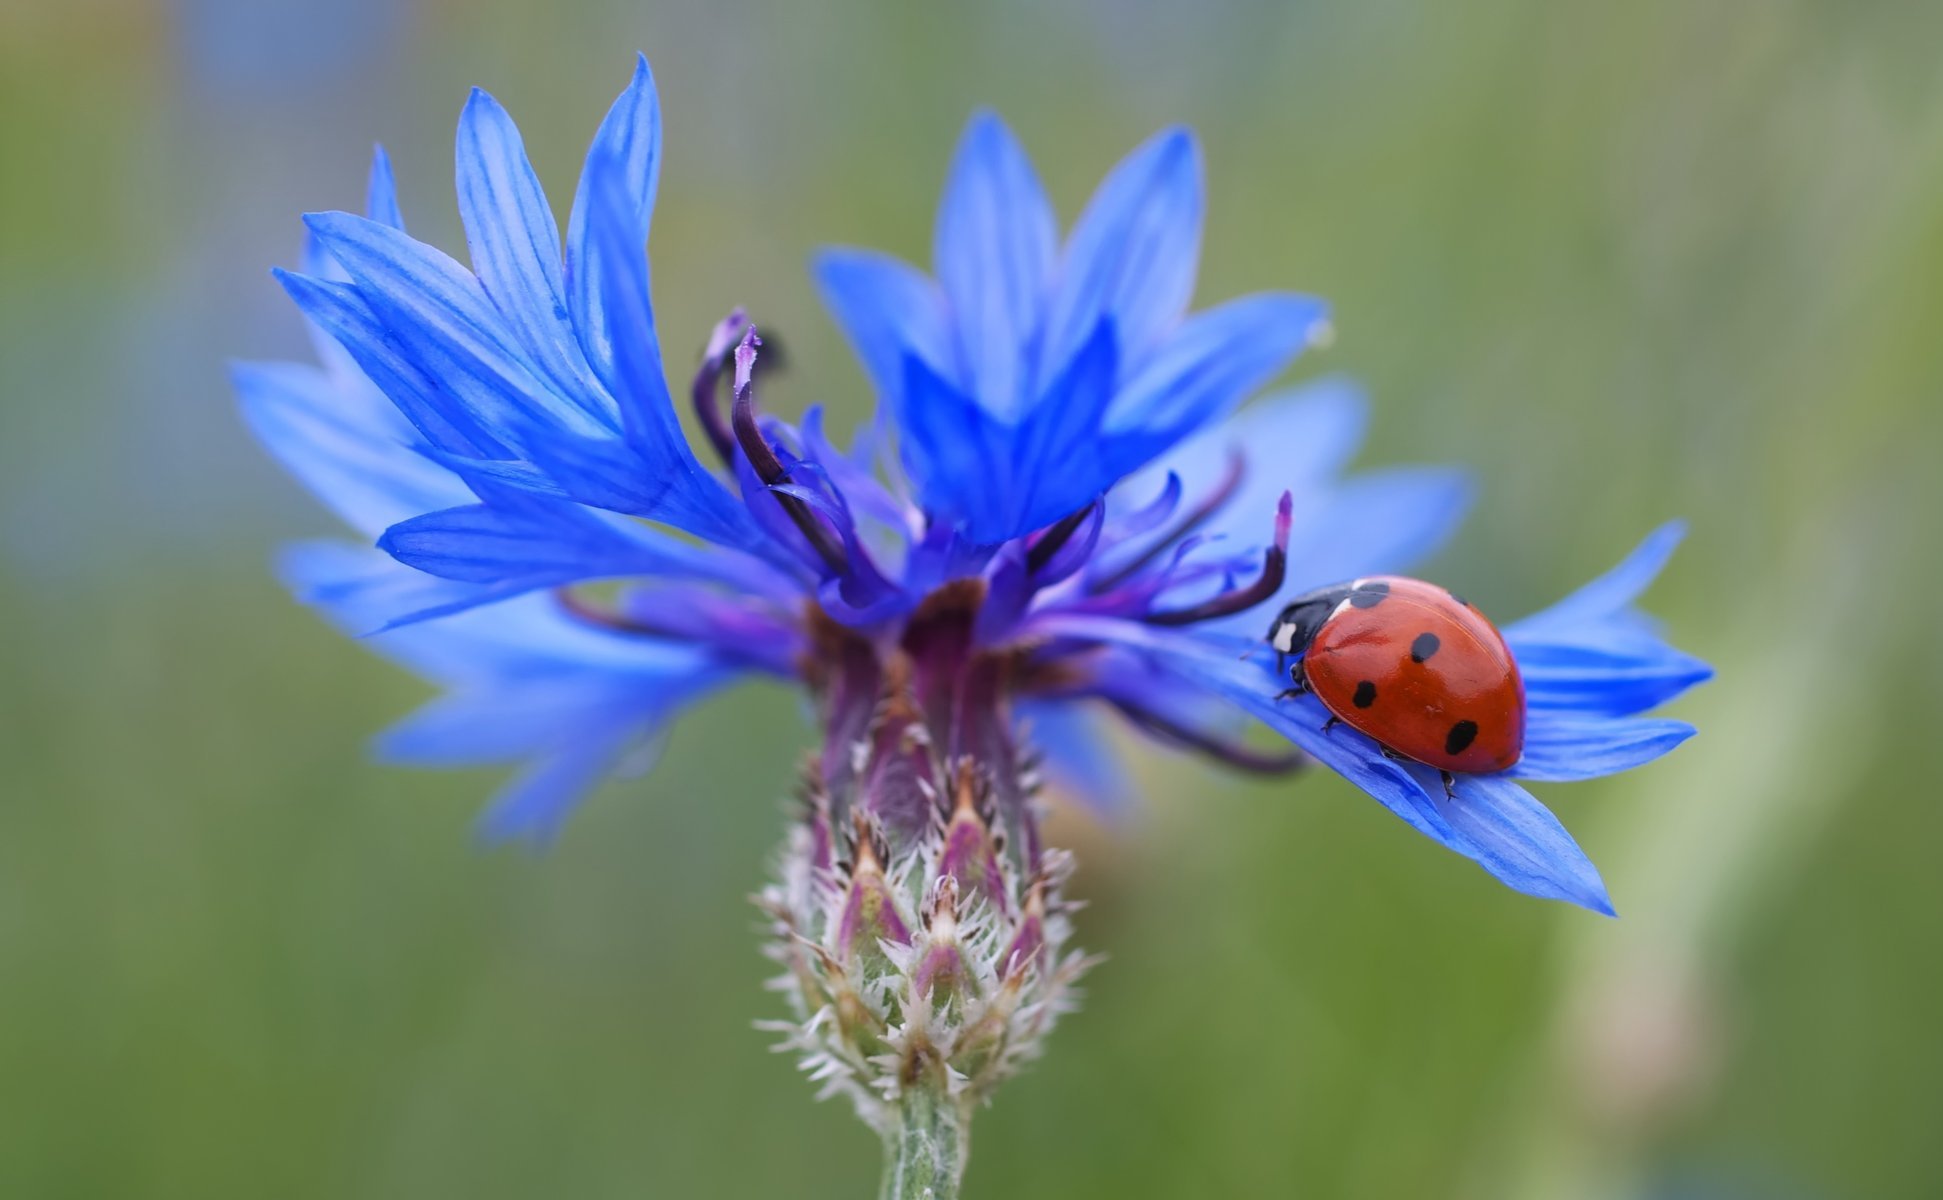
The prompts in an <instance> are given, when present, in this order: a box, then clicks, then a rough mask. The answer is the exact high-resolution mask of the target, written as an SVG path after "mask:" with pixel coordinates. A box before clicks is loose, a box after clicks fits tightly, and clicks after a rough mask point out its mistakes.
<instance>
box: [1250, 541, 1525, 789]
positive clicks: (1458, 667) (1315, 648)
mask: <svg viewBox="0 0 1943 1200" xmlns="http://www.w3.org/2000/svg"><path fill="white" fill-rule="evenodd" d="M1268 641H1269V644H1270V645H1272V646H1274V647H1275V652H1276V654H1277V656H1278V658H1277V662H1278V664H1279V663H1280V662H1281V661H1282V660H1283V659H1284V658H1286V657H1288V656H1294V657H1295V658H1296V662H1295V664H1294V666H1292V667H1291V668H1290V669H1289V677H1290V679H1291V680H1292V682H1293V683H1294V686H1293V687H1291V688H1290V689H1289V690H1288V691H1287V692H1285V693H1283V694H1284V695H1285V696H1299V695H1302V694H1303V693H1306V692H1313V693H1314V694H1315V697H1316V699H1318V700H1320V701H1322V705H1323V707H1324V708H1327V709H1328V710H1329V713H1330V717H1329V725H1328V726H1325V727H1324V728H1325V729H1327V728H1329V727H1330V726H1334V725H1335V724H1336V723H1337V722H1341V723H1342V724H1344V725H1348V726H1349V727H1350V728H1352V729H1355V730H1357V731H1359V732H1361V733H1364V734H1367V735H1368V736H1369V737H1370V738H1372V739H1373V740H1375V741H1376V742H1377V743H1378V744H1379V745H1381V746H1382V747H1383V750H1384V753H1386V754H1388V755H1390V756H1391V757H1392V758H1407V759H1414V760H1416V761H1417V762H1420V763H1425V764H1428V765H1429V766H1433V767H1436V768H1437V769H1438V770H1439V771H1441V772H1442V773H1443V776H1444V791H1445V794H1447V795H1450V794H1454V792H1453V787H1454V781H1453V780H1452V778H1451V773H1452V772H1453V771H1462V772H1465V773H1467V774H1484V773H1489V772H1493V771H1503V770H1506V769H1507V768H1509V767H1511V766H1512V765H1513V764H1515V763H1516V762H1517V761H1518V757H1519V755H1521V754H1523V753H1524V749H1525V683H1524V680H1523V679H1521V678H1519V675H1518V663H1517V661H1516V660H1515V659H1513V658H1512V657H1511V651H1510V650H1509V649H1508V648H1506V646H1505V644H1504V635H1503V634H1501V633H1499V632H1498V628H1497V626H1495V625H1493V624H1491V622H1490V621H1488V620H1486V619H1485V616H1484V614H1483V613H1481V612H1479V611H1478V610H1477V609H1475V608H1472V607H1471V606H1470V605H1469V604H1468V603H1466V602H1465V601H1464V600H1463V599H1461V598H1459V597H1458V596H1455V595H1453V594H1452V593H1450V592H1448V591H1445V590H1444V589H1443V588H1440V587H1436V586H1434V585H1432V584H1428V583H1425V582H1423V581H1422V580H1420V579H1405V578H1403V577H1401V576H1397V575H1378V576H1373V577H1371V578H1369V579H1358V580H1356V581H1355V582H1354V583H1347V584H1338V585H1337V586H1335V587H1326V588H1319V589H1317V590H1316V591H1313V592H1310V593H1308V594H1307V595H1304V596H1300V597H1298V598H1297V599H1296V601H1295V602H1294V603H1293V604H1290V605H1289V606H1288V607H1287V608H1285V609H1283V610H1282V614H1281V615H1280V616H1278V617H1276V618H1275V624H1273V625H1271V626H1270V627H1269V630H1268Z"/></svg>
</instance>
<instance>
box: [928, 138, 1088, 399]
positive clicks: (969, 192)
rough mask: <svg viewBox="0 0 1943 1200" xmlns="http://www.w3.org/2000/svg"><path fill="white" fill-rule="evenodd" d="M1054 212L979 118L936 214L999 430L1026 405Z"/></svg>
mask: <svg viewBox="0 0 1943 1200" xmlns="http://www.w3.org/2000/svg"><path fill="white" fill-rule="evenodd" d="M1058 238H1059V232H1058V227H1057V226H1056V224H1055V223H1054V219H1053V212H1052V205H1051V203H1050V202H1048V201H1047V199H1046V195H1045V191H1044V190H1043V189H1042V188H1041V187H1040V186H1039V178H1038V176H1037V175H1035V174H1034V173H1033V170H1032V163H1031V162H1030V161H1029V160H1028V159H1027V158H1026V156H1025V151H1024V150H1023V149H1021V148H1020V146H1019V144H1018V142H1017V140H1016V139H1014V138H1013V136H1012V133H1011V131H1010V130H1008V129H1007V128H1006V127H1005V123H1004V122H1003V121H1001V120H999V118H998V117H997V116H996V115H994V114H992V113H989V112H981V113H979V114H978V115H977V116H975V117H973V118H972V121H971V124H970V125H969V126H967V127H966V129H965V135H964V137H963V139H962V140H960V142H959V143H958V153H957V155H956V157H955V158H954V159H953V160H952V166H951V177H950V179H949V181H948V182H947V183H946V184H945V194H944V200H943V203H942V204H941V205H940V206H939V209H938V229H937V237H936V249H935V252H934V257H935V263H936V269H937V272H938V281H939V283H940V284H942V285H943V287H944V292H945V295H946V296H947V297H948V298H949V299H950V302H951V311H952V315H953V317H954V319H955V325H956V330H957V335H958V352H959V361H960V362H962V363H964V364H965V368H966V376H967V379H966V382H967V384H968V386H969V388H970V390H971V392H972V395H973V396H974V397H975V398H976V399H977V400H978V402H979V403H980V404H981V405H983V406H984V408H985V409H986V410H987V411H988V412H991V413H992V414H994V415H995V416H997V417H998V418H999V419H1001V420H1008V421H1009V420H1016V419H1017V418H1018V416H1019V413H1020V411H1021V410H1022V409H1023V407H1024V406H1025V404H1026V401H1027V395H1026V390H1025V383H1026V377H1027V375H1028V370H1027V363H1026V361H1025V356H1026V351H1027V348H1028V344H1029V340H1030V338H1031V336H1032V334H1033V333H1034V331H1035V330H1036V329H1037V328H1038V325H1039V320H1040V316H1041V313H1042V312H1043V310H1044V306H1045V297H1046V287H1047V281H1048V279H1049V277H1050V276H1051V274H1052V268H1053V262H1054V258H1055V255H1056V254H1057V252H1058Z"/></svg>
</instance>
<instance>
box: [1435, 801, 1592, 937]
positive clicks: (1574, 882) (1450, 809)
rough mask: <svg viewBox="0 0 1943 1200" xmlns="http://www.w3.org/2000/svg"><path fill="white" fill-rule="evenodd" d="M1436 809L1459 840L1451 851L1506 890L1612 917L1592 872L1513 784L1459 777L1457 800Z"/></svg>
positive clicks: (1554, 822)
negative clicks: (1439, 809)
mask: <svg viewBox="0 0 1943 1200" xmlns="http://www.w3.org/2000/svg"><path fill="white" fill-rule="evenodd" d="M1439 807H1440V808H1441V809H1442V811H1443V812H1444V814H1445V816H1446V817H1448V818H1449V820H1450V823H1451V827H1452V829H1453V830H1454V831H1455V833H1456V834H1457V837H1458V839H1459V840H1458V841H1457V842H1454V843H1453V844H1452V848H1453V849H1456V850H1460V851H1462V852H1463V853H1465V854H1467V855H1469V856H1470V857H1471V858H1472V859H1473V860H1475V861H1476V862H1477V864H1478V865H1479V866H1481V867H1483V868H1484V869H1485V870H1486V871H1489V872H1490V873H1491V874H1492V875H1495V876H1496V877H1497V878H1498V879H1499V881H1500V882H1502V883H1504V884H1505V885H1506V886H1508V887H1511V888H1514V889H1516V890H1517V891H1520V892H1523V893H1525V894H1526V895H1528V896H1539V897H1542V898H1545V899H1549V900H1564V901H1567V902H1569V903H1572V904H1577V905H1579V906H1580V907H1581V908H1587V909H1591V910H1592V911H1593V912H1596V913H1602V914H1604V915H1606V916H1608V917H1610V916H1614V915H1616V914H1615V913H1614V912H1613V908H1612V900H1611V899H1610V898H1608V897H1607V895H1606V885H1605V881H1604V880H1602V879H1601V878H1600V877H1599V871H1598V868H1596V867H1594V866H1593V865H1592V861H1591V860H1590V859H1588V858H1586V856H1585V851H1583V850H1581V849H1579V844H1578V843H1577V842H1575V841H1573V840H1572V835H1571V834H1569V833H1567V832H1565V827H1564V826H1563V825H1560V824H1559V822H1558V818H1557V817H1555V816H1553V815H1552V813H1551V810H1550V809H1547V808H1546V807H1545V806H1544V805H1543V804H1540V803H1539V802H1538V801H1537V800H1536V799H1534V798H1533V797H1532V794H1531V793H1530V792H1527V791H1526V790H1525V789H1524V788H1522V787H1519V786H1518V784H1517V783H1515V782H1513V781H1512V780H1510V779H1507V778H1505V777H1504V776H1502V775H1466V776H1462V777H1460V778H1459V780H1458V782H1457V799H1456V800H1455V801H1444V802H1441V803H1440V804H1439Z"/></svg>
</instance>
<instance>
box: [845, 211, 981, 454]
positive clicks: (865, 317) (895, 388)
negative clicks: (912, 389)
mask: <svg viewBox="0 0 1943 1200" xmlns="http://www.w3.org/2000/svg"><path fill="white" fill-rule="evenodd" d="M814 271H815V274H816V283H817V289H818V290H819V291H820V292H821V293H822V294H823V303H824V306H825V307H827V308H828V309H829V310H830V316H831V317H832V318H833V319H834V320H835V321H836V323H837V325H838V327H839V328H841V329H842V330H843V332H844V335H845V336H846V337H848V338H849V339H850V345H851V348H852V349H854V350H855V351H856V354H857V358H858V359H859V360H860V361H862V363H863V365H864V370H865V372H866V373H868V374H869V376H870V381H871V384H872V385H873V386H874V387H876V389H877V394H878V396H879V397H880V398H881V399H882V401H883V403H884V405H885V407H886V408H888V409H889V410H890V411H891V412H892V413H893V414H894V415H895V416H896V417H897V421H898V424H899V426H900V427H903V428H906V429H908V428H909V427H910V424H911V421H912V419H913V416H914V414H913V412H912V410H913V409H914V408H915V406H916V405H917V403H918V402H917V401H915V400H913V399H908V398H907V397H906V394H905V388H904V382H905V370H906V367H905V360H906V359H911V358H914V359H916V360H917V361H918V362H919V363H921V364H922V365H923V366H924V367H925V369H926V370H927V371H929V372H931V373H932V374H933V375H937V376H939V377H940V378H941V379H944V380H945V381H946V382H947V383H949V384H950V385H951V386H952V387H954V388H956V387H957V386H958V384H957V382H956V379H957V371H956V367H955V364H956V361H957V358H956V355H955V354H954V353H953V351H952V332H951V328H950V325H949V323H948V321H947V320H946V317H945V302H944V297H943V295H942V294H941V293H940V292H939V290H938V287H937V285H936V284H934V283H932V282H931V280H930V279H929V278H927V277H926V276H925V275H924V274H923V273H922V272H920V271H918V270H917V269H915V268H913V267H911V266H910V265H908V264H906V263H902V262H899V261H898V260H897V259H895V258H892V257H890V256H889V255H886V254H878V253H876V252H874V251H869V250H825V251H823V252H822V253H820V254H818V255H817V256H816V261H815V264H814Z"/></svg>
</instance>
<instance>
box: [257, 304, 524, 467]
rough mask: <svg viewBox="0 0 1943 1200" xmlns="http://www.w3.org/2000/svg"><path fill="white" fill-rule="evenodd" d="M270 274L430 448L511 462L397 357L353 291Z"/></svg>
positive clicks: (468, 415)
mask: <svg viewBox="0 0 1943 1200" xmlns="http://www.w3.org/2000/svg"><path fill="white" fill-rule="evenodd" d="M272 274H273V275H275V276H276V279H277V282H279V283H281V284H282V285H283V290H284V291H285V292H286V293H288V294H289V296H290V298H291V299H292V300H294V301H295V302H296V304H297V307H298V308H300V309H302V310H303V313H304V315H305V316H306V317H308V318H309V319H310V320H311V321H312V322H314V323H315V324H316V325H317V327H318V328H320V329H322V330H323V331H324V332H325V333H327V334H329V335H330V336H331V337H332V338H333V339H335V340H336V341H337V343H338V344H339V345H340V346H341V347H342V348H343V349H344V351H345V352H346V353H348V354H349V355H350V357H351V360H352V361H353V362H354V363H356V364H357V368H358V370H359V371H360V372H362V374H363V375H364V376H365V377H366V378H368V379H369V380H370V381H371V383H372V384H373V385H375V386H376V387H377V388H378V389H379V390H381V391H382V392H383V393H384V394H385V395H386V396H387V397H389V398H390V400H391V402H392V404H394V405H395V406H397V408H398V411H399V412H401V413H403V414H404V415H405V418H406V419H407V420H409V421H410V422H411V423H412V425H413V426H414V427H416V428H417V429H418V431H419V432H420V433H421V434H423V435H424V436H425V439H426V440H427V441H428V442H429V443H430V444H431V446H432V447H433V448H434V449H436V450H440V451H443V452H446V453H448V454H454V455H461V456H465V457H469V458H502V457H511V454H512V452H511V451H510V450H508V449H506V448H505V447H504V446H503V445H502V444H501V443H500V442H499V440H498V438H497V437H495V436H494V435H493V434H492V433H491V432H490V431H489V430H488V429H487V428H486V426H485V425H484V424H482V423H481V422H480V420H479V419H478V417H477V415H476V414H475V413H473V412H472V411H470V410H468V409H467V408H466V407H465V406H464V405H462V404H459V403H455V402H454V400H453V398H452V397H451V396H450V395H448V394H446V393H444V392H442V391H441V390H440V388H439V386H438V384H437V383H435V382H434V381H433V379H432V378H431V377H430V376H429V375H427V374H426V372H425V371H424V370H423V369H422V368H421V367H420V366H419V365H418V363H417V362H415V361H414V360H413V359H411V358H410V357H409V356H407V355H406V354H405V353H403V352H402V350H401V349H400V347H399V346H398V345H396V344H395V343H394V342H393V340H392V338H391V335H390V333H389V332H388V331H387V329H386V327H385V324H384V322H383V321H382V320H380V319H379V317H378V314H377V313H376V312H374V311H372V308H371V306H370V304H368V303H366V301H365V299H364V297H363V296H362V295H361V294H360V293H359V292H358V290H357V288H355V287H353V286H352V285H350V284H345V283H333V282H331V281H329V280H325V279H317V278H312V277H311V276H308V275H298V274H295V273H293V272H290V271H273V272H272Z"/></svg>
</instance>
